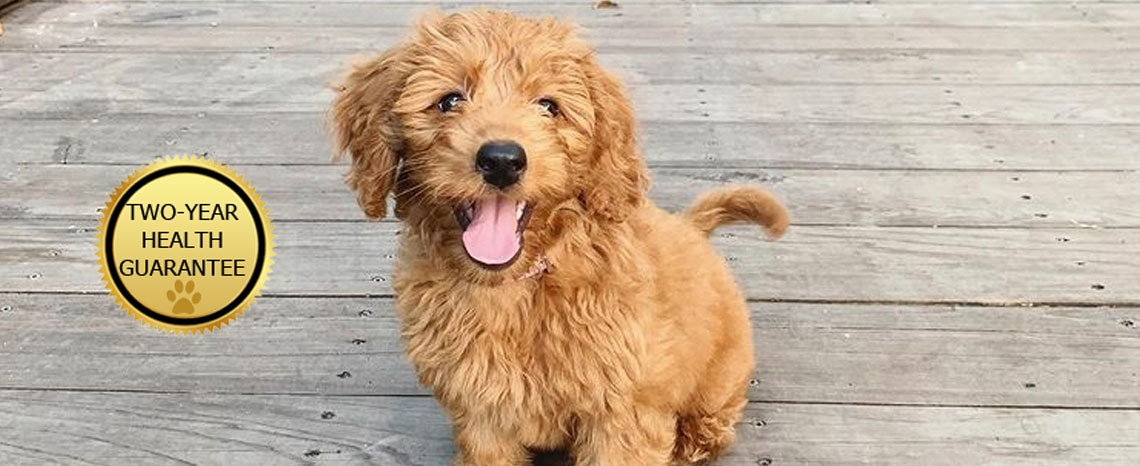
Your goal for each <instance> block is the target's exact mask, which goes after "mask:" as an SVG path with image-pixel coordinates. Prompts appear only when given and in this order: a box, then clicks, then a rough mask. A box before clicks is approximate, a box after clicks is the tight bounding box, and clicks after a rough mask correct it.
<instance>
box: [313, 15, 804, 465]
mask: <svg viewBox="0 0 1140 466" xmlns="http://www.w3.org/2000/svg"><path fill="white" fill-rule="evenodd" d="M332 117H333V120H334V123H335V130H336V133H337V136H338V138H339V143H340V151H341V152H345V151H347V152H349V153H351V155H352V167H351V169H350V171H349V174H348V183H349V185H351V187H352V188H353V189H354V190H355V191H356V194H357V198H358V200H359V202H360V205H361V206H362V207H363V209H364V212H365V213H366V214H367V215H368V216H370V217H372V218H381V217H383V216H384V215H385V214H386V210H387V205H386V204H387V197H388V196H389V193H390V192H391V191H395V212H396V215H397V217H399V218H400V219H401V220H402V221H403V222H404V225H405V228H404V230H403V234H402V236H401V239H400V248H399V258H398V261H397V265H396V272H395V279H394V283H395V290H396V296H397V307H398V310H399V315H400V318H401V319H402V321H403V325H404V332H403V334H404V339H405V343H406V346H407V351H408V354H409V356H410V357H411V361H412V364H413V365H414V366H415V368H416V372H417V374H418V375H419V379H420V381H421V382H422V383H423V384H424V385H426V386H427V387H430V388H431V390H432V391H433V393H434V394H435V396H436V398H437V399H438V400H439V402H440V404H441V405H442V406H443V408H444V409H445V410H446V411H447V413H448V414H450V416H451V419H452V421H453V423H454V428H455V441H456V443H457V445H458V455H457V458H456V464H460V465H519V464H525V463H527V462H529V461H530V451H532V450H536V449H537V450H551V449H568V450H569V451H570V453H571V455H572V457H573V458H574V460H575V461H576V463H577V464H581V465H616V466H631V465H665V464H668V463H669V462H670V461H671V460H678V461H685V462H696V461H701V460H705V459H708V458H711V457H714V456H715V455H717V454H718V453H720V452H722V451H724V450H725V448H727V447H728V446H729V444H730V443H731V442H732V439H733V423H734V422H735V421H736V420H737V419H738V418H739V416H740V411H741V408H742V407H743V406H744V404H745V402H746V398H745V390H746V385H747V381H748V379H749V376H750V373H751V372H752V364H753V359H752V358H753V356H752V340H751V332H750V328H749V324H748V315H747V309H746V307H745V304H744V299H743V298H742V296H741V294H740V292H739V291H738V290H737V288H736V285H735V283H734V282H733V279H732V276H731V275H730V274H729V270H728V269H727V267H726V266H725V264H724V262H723V261H722V260H721V258H720V257H718V256H717V254H716V253H715V252H714V251H713V249H712V247H711V246H710V245H709V242H708V238H707V237H708V234H709V232H710V231H712V230H713V229H714V228H716V227H717V226H718V225H721V224H723V223H725V222H729V221H734V220H749V221H755V222H758V223H760V224H762V225H764V226H766V227H768V229H769V232H770V233H771V234H772V235H773V236H779V235H780V234H781V233H783V231H784V229H785V228H786V226H787V223H788V220H787V213H786V211H785V210H784V208H783V206H781V204H780V203H779V201H778V200H776V199H775V198H774V197H772V196H771V195H770V194H768V193H767V192H766V191H763V190H761V189H759V188H733V189H722V190H718V191H714V192H712V193H709V194H706V195H705V196H703V197H701V198H700V199H699V200H698V201H697V202H696V203H695V204H694V205H693V206H692V207H691V208H690V209H689V210H688V211H687V212H686V213H684V214H681V215H673V214H670V213H667V212H665V211H663V210H661V209H659V208H657V207H656V206H654V205H653V204H651V203H649V202H648V201H647V200H646V189H647V186H648V184H649V180H648V175H647V172H646V168H645V164H644V162H643V161H642V159H641V158H640V156H639V155H638V149H637V145H636V142H635V140H634V118H633V111H632V109H631V107H630V103H629V101H628V99H627V98H626V95H625V92H624V91H623V89H622V86H621V85H620V84H619V83H618V81H617V80H616V79H614V77H613V76H611V75H610V74H608V73H606V72H605V71H603V70H602V69H601V67H599V65H598V62H597V59H596V58H595V56H594V52H593V50H592V49H591V48H590V47H589V46H588V45H587V44H585V43H583V42H582V41H580V40H579V39H578V38H576V36H575V34H574V29H573V27H572V26H571V25H568V24H565V23H562V22H558V21H555V20H552V19H524V18H520V17H516V16H514V15H512V14H510V13H504V12H494V11H473V12H466V13H457V14H452V15H449V16H446V17H441V16H438V15H435V16H432V17H429V18H427V19H425V20H422V21H421V23H420V24H419V26H418V27H417V28H416V31H415V33H414V34H413V35H412V36H411V37H410V38H408V39H407V40H406V41H404V42H403V43H401V44H400V45H398V46H396V47H394V48H392V49H391V50H389V51H387V52H385V53H383V54H382V55H380V56H379V57H376V58H374V59H371V60H368V61H365V62H363V63H359V64H357V65H356V66H354V67H353V69H352V70H350V72H349V74H348V76H347V78H346V79H345V80H344V81H343V83H342V85H341V92H340V95H339V96H338V97H337V99H336V102H335V104H334V106H333V110H332Z"/></svg>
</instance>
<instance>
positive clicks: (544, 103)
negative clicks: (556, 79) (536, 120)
mask: <svg viewBox="0 0 1140 466" xmlns="http://www.w3.org/2000/svg"><path fill="white" fill-rule="evenodd" d="M538 106H539V107H542V109H543V110H544V111H546V114H547V115H549V116H552V117H556V116H558V104H557V103H555V102H554V101H553V100H550V99H538Z"/></svg>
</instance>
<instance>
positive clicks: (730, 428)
mask: <svg viewBox="0 0 1140 466" xmlns="http://www.w3.org/2000/svg"><path fill="white" fill-rule="evenodd" d="M743 392H744V390H741V394H740V395H736V396H733V397H732V398H730V399H729V400H728V401H726V402H724V403H723V404H722V405H720V406H718V407H713V406H709V407H705V408H702V409H701V410H700V411H698V412H694V413H689V414H684V415H682V416H681V418H680V421H679V422H678V423H677V445H676V448H674V450H673V458H674V459H675V460H677V461H680V462H683V463H690V464H693V463H700V462H703V461H707V460H710V459H713V458H716V457H717V456H719V455H720V454H721V453H724V451H725V450H727V449H728V447H730V446H732V442H733V440H735V439H736V431H735V427H736V426H735V424H736V421H738V420H740V413H741V411H742V410H743V409H744V405H745V404H746V403H747V402H748V400H747V398H746V397H745V396H744V394H743Z"/></svg>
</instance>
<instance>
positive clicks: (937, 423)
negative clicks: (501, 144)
mask: <svg viewBox="0 0 1140 466" xmlns="http://www.w3.org/2000/svg"><path fill="white" fill-rule="evenodd" d="M0 3H3V0H0ZM416 3H417V2H412V1H402V2H396V1H393V2H389V1H383V0H355V1H336V2H319V3H314V2H308V1H299V0H261V1H248V2H239V1H225V0H215V1H200V0H140V1H121V2H120V1H98V0H95V1H87V2H82V3H68V2H57V1H44V2H20V3H17V4H16V5H15V6H11V7H9V8H8V11H7V13H6V14H5V15H3V16H2V17H0V22H2V23H3V28H4V35H3V36H0V177H2V178H0V180H2V181H0V183H2V185H0V186H2V194H0V464H4V465H40V464H67V465H72V464H75V465H89V464H99V465H127V464H138V465H167V464H170V465H175V464H182V465H185V464H195V465H283V464H322V465H323V464H329V465H332V464H338V465H339V464H345V465H348V464H381V465H443V464H446V463H447V462H448V461H449V458H450V456H451V454H452V447H451V445H450V438H449V432H448V428H447V425H446V420H445V419H444V417H443V416H442V415H441V414H440V412H439V411H438V409H437V407H436V405H435V403H434V402H433V401H432V399H431V398H430V397H427V396H426V395H425V392H424V390H423V389H421V388H419V387H418V386H417V385H416V383H415V379H414V376H413V374H412V372H411V369H410V367H409V366H408V364H407V363H406V362H405V361H404V359H403V356H402V352H401V344H400V341H399V338H398V323H397V322H396V320H395V317H394V315H393V312H392V299H391V293H392V292H391V288H390V285H389V283H388V282H387V277H388V274H389V272H390V268H391V265H392V254H393V243H394V239H395V238H394V235H395V234H396V231H397V229H398V225H397V224H395V223H389V222H381V223H371V222H367V221H364V220H363V219H362V216H361V214H360V213H359V211H358V210H357V208H356V207H355V205H354V202H353V198H352V196H351V195H350V194H349V193H348V191H347V189H346V188H345V187H344V186H343V185H342V184H341V181H340V177H341V174H342V173H343V171H344V167H343V166H339V165H335V164H332V163H330V162H329V158H328V156H329V152H330V150H329V148H328V142H327V137H326V136H325V135H324V134H323V132H322V127H323V118H324V115H323V111H324V110H325V109H326V108H327V106H328V104H329V102H330V100H331V97H332V93H331V91H329V90H327V89H326V88H325V87H324V84H325V83H326V82H328V81H329V80H330V78H331V77H332V76H333V74H334V72H335V71H336V70H338V69H339V68H340V66H341V64H342V63H343V62H344V61H345V59H346V58H347V57H350V56H353V55H356V54H359V53H361V52H364V51H369V50H378V49H382V48H384V47H385V46H386V45H388V44H390V43H392V42H393V41H394V40H395V39H396V38H397V37H399V36H400V35H401V34H402V32H403V31H404V27H405V26H404V25H405V24H406V23H407V22H408V21H409V20H410V19H411V18H413V17H414V16H415V15H416V13H417V12H418V11H420V10H421V9H422V6H421V5H418V4H416ZM465 3H467V1H466V0H458V1H451V2H448V5H449V6H447V7H446V8H445V9H450V8H454V6H455V5H460V4H465ZM619 3H620V6H621V7H620V8H619V9H614V10H594V9H592V8H591V2H590V1H589V0H573V1H568V0H560V1H555V2H538V1H533V2H520V3H513V2H512V3H511V4H510V5H506V6H508V7H510V8H511V9H515V10H519V11H523V12H528V13H551V14H556V15H559V16H565V17H570V18H574V19H576V20H577V21H579V22H580V23H581V24H582V25H583V26H584V27H585V30H586V32H587V34H588V35H589V36H590V37H591V38H592V39H593V40H594V41H595V42H596V43H597V44H598V46H599V49H600V53H601V55H602V57H603V61H604V62H605V63H607V64H608V65H609V66H610V67H611V68H612V69H614V70H615V71H617V72H618V73H619V74H620V75H622V76H623V77H624V78H625V80H626V81H627V83H628V84H629V85H630V87H631V89H632V93H633V96H634V99H635V103H636V106H637V109H638V114H639V116H640V119H641V124H642V128H641V130H642V136H643V141H644V146H645V156H646V158H647V159H648V160H649V163H650V165H651V166H652V168H653V171H654V175H655V187H654V192H653V196H654V198H655V199H656V200H657V201H658V202H659V203H660V204H662V205H664V206H667V207H670V208H678V207H680V206H683V205H684V204H685V203H686V202H687V201H688V200H689V199H690V198H691V197H692V196H693V195H694V194H695V193H697V192H698V191H700V190H702V189H705V188H707V187H709V186H714V185H718V184H721V183H726V182H733V181H736V182H757V183H764V184H765V185H767V186H769V187H770V188H771V189H773V190H774V191H776V192H778V193H779V194H780V195H781V196H782V197H783V198H785V199H786V200H787V202H788V204H789V205H790V207H791V209H792V210H793V218H794V226H793V228H792V230H791V232H790V234H789V235H788V236H787V237H786V238H785V239H784V240H783V241H781V242H777V243H769V242H765V241H763V240H762V238H761V237H760V235H759V234H758V232H756V231H753V230H751V229H745V228H736V229H726V230H724V231H723V232H722V234H719V235H717V237H716V238H715V242H716V244H717V246H718V248H719V249H720V250H721V251H722V252H723V253H724V255H725V256H727V257H728V260H729V261H730V263H731V264H732V266H733V268H734V270H735V271H736V274H737V277H738V279H739V281H740V283H741V285H742V287H743V289H744V290H745V292H746V294H747V296H748V298H749V300H750V302H751V307H752V312H753V316H752V317H753V325H754V329H755V333H756V347H757V354H758V367H757V370H756V378H755V380H754V381H753V384H752V389H751V392H750V398H751V400H752V402H751V403H750V404H749V406H748V411H747V413H746V416H745V419H744V420H743V421H742V423H741V424H740V425H739V427H738V432H739V439H740V440H739V443H738V445H737V446H736V447H735V448H734V450H733V451H732V453H731V454H730V455H729V456H728V457H727V458H724V459H723V460H722V461H721V462H720V463H719V464H725V465H777V466H778V465H840V464H874V465H898V466H917V465H922V466H925V465H948V466H949V465H954V466H958V465H1034V466H1038V465H1041V466H1052V465H1056V466H1061V465H1065V466H1072V465H1136V464H1138V463H1140V270H1138V267H1137V266H1138V265H1140V236H1138V230H1140V3H1136V2H1131V1H1120V2H1113V3H1095V2H1088V1H1071V0H1057V1H1053V0H1008V1H1007V0H932V1H902V0H900V1H880V0H873V1H859V2H853V3H846V2H844V3H832V2H828V1H810V0H808V1H797V0H784V1H779V0H776V1H755V2H754V1H731V0H721V1H716V2H710V3H708V4H699V3H698V4H694V3H690V2H681V1H664V2H656V3H655V4H652V5H650V4H649V2H646V1H645V0H620V1H619ZM179 153H209V154H210V155H212V156H214V157H216V158H217V159H218V160H220V161H222V162H224V163H228V164H232V166H234V167H235V168H236V169H237V170H238V171H239V172H241V173H243V174H245V175H247V177H248V178H250V179H251V180H252V182H253V184H254V186H256V187H257V188H258V192H260V193H261V194H262V196H263V198H264V199H265V200H266V201H267V202H268V207H269V209H270V214H271V215H272V216H273V217H274V219H275V223H276V225H277V230H276V233H277V242H278V245H279V246H278V255H277V257H276V265H275V266H274V271H273V274H272V275H271V276H270V280H269V284H268V289H267V293H266V295H267V297H265V298H264V299H260V300H258V302H257V303H256V305H255V306H254V307H253V310H252V312H249V313H247V315H246V316H245V317H243V318H241V319H239V320H238V321H237V322H236V324H234V325H233V326H232V327H231V328H226V329H224V330H223V331H220V332H216V333H215V334H212V335H207V336H198V337H187V338H182V337H174V336H165V335H161V334H158V333H156V332H154V331H151V330H147V329H144V328H142V327H140V326H139V325H138V324H136V323H133V322H132V321H131V320H130V319H129V318H127V317H126V315H125V313H124V312H121V311H119V310H117V309H116V307H115V305H114V304H113V302H112V299H111V298H109V297H108V296H106V293H105V291H103V287H102V284H101V283H100V281H99V274H98V272H97V268H96V265H95V255H94V244H93V239H92V238H93V236H94V231H95V226H96V222H97V218H98V214H99V213H98V210H97V208H98V207H99V206H101V204H102V202H103V201H104V200H106V196H107V195H108V193H109V192H110V191H111V190H112V188H113V187H114V186H115V185H116V184H117V182H118V180H119V179H121V178H122V177H123V176H124V175H125V174H126V173H128V172H129V171H130V170H131V169H132V168H134V167H136V166H138V165H140V164H143V163H146V162H148V161H149V160H151V159H153V158H154V157H156V156H159V155H167V154H179Z"/></svg>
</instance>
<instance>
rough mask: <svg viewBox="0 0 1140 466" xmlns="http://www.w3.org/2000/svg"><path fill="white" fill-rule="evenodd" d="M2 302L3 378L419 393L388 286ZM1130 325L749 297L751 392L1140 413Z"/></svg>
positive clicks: (1020, 312)
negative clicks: (209, 302) (217, 307)
mask: <svg viewBox="0 0 1140 466" xmlns="http://www.w3.org/2000/svg"><path fill="white" fill-rule="evenodd" d="M0 308H2V309H7V311H3V312H0V341H4V342H5V343H4V344H3V346H0V353H3V357H2V358H0V375H3V377H0V380H2V381H3V382H2V383H0V389H13V388H31V389H67V390H144V391H162V392H194V393H231V394H234V393H258V394H282V393H290V394H312V395H317V394H322V395H330V394H336V395H414V394H424V390H423V389H421V388H420V387H419V386H418V385H417V383H416V379H415V376H414V374H413V373H412V369H411V367H410V366H409V365H408V363H407V362H406V360H405V356H404V355H403V352H402V345H401V343H400V336H399V324H398V322H397V321H396V318H395V316H394V311H393V309H392V302H391V300H390V299H387V298H383V299H364V298H261V299H259V300H258V301H257V303H255V304H254V305H253V307H252V309H251V311H250V312H248V313H246V315H245V316H242V317H240V318H238V320H237V321H236V322H235V323H234V324H233V325H231V326H230V327H227V328H224V329H222V330H219V331H216V332H214V333H212V334H209V335H204V336H191V337H177V336H171V335H165V334H161V333H158V332H156V331H153V330H148V329H145V328H142V327H141V326H139V325H138V324H137V323H135V322H132V321H131V319H130V318H128V317H127V316H126V313H125V312H124V311H121V310H119V309H118V307H117V306H116V305H115V304H114V302H113V300H112V299H111V298H110V297H108V296H67V295H21V294H0ZM1129 322H1133V323H1134V324H1133V325H1129V324H1128V323H1129ZM1137 323H1140V308H1137V307H1132V308H1107V307H1103V308H1050V307H1033V308H1017V307H1015V308H986V307H970V306H890V305H842V304H791V303H770V304H769V303H753V304H752V325H753V332H754V338H755V345H756V355H757V367H756V374H755V377H756V380H755V382H754V383H753V385H752V387H751V389H750V393H749V397H750V398H751V399H752V400H756V401H767V402H774V401H780V402H796V403H805V402H843V403H894V404H922V405H942V406H949V405H968V406H982V405H985V406H1058V407H1101V408H1107V407H1112V408H1130V409H1140V390H1138V389H1140V360H1137V359H1136V358H1135V357H1134V355H1135V354H1136V351H1137V350H1140V328H1137ZM345 372H347V373H348V374H350V376H343V377H341V376H340V375H343V374H344V373H345Z"/></svg>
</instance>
